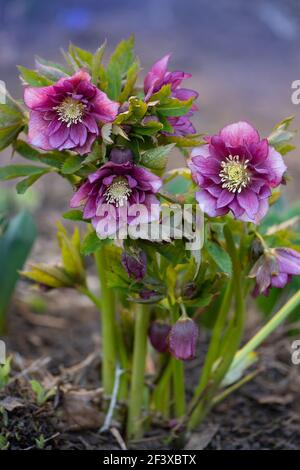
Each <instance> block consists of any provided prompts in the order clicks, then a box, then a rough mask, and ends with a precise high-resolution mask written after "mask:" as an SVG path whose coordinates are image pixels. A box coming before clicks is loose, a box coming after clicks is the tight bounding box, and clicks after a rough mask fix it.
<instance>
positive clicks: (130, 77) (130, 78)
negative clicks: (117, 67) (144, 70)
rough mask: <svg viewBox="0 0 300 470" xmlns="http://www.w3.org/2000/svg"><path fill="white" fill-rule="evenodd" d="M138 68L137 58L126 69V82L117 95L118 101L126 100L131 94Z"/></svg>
mask: <svg viewBox="0 0 300 470" xmlns="http://www.w3.org/2000/svg"><path fill="white" fill-rule="evenodd" d="M139 70H140V63H139V61H138V60H136V61H135V62H133V64H132V65H131V66H130V67H129V69H128V72H127V76H126V82H125V85H124V87H123V90H122V92H121V94H120V97H119V102H120V103H124V101H126V100H127V99H128V98H129V97H130V95H131V94H132V92H133V89H134V85H135V82H136V80H137V76H138V73H139Z"/></svg>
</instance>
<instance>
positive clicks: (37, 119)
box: [28, 111, 52, 150]
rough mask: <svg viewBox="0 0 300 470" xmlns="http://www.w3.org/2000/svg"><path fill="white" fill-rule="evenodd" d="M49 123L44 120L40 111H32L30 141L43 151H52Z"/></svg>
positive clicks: (29, 130) (29, 129) (29, 128)
mask: <svg viewBox="0 0 300 470" xmlns="http://www.w3.org/2000/svg"><path fill="white" fill-rule="evenodd" d="M47 128H48V122H47V121H45V120H44V119H43V114H42V113H40V112H39V111H31V112H30V117H29V126H28V141H29V143H30V144H32V145H34V146H35V147H38V148H40V149H42V150H51V149H52V146H51V145H50V143H49V140H48V130H47Z"/></svg>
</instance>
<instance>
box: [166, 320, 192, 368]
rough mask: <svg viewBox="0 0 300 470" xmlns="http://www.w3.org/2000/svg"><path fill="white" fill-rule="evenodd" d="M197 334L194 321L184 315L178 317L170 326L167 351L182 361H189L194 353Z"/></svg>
mask: <svg viewBox="0 0 300 470" xmlns="http://www.w3.org/2000/svg"><path fill="white" fill-rule="evenodd" d="M198 335H199V330H198V326H197V325H196V323H195V322H194V321H193V320H192V319H191V318H188V317H186V316H183V317H180V318H179V320H177V322H176V323H175V325H173V326H172V328H171V331H170V334H169V351H170V353H171V354H172V355H173V356H174V357H176V359H180V360H182V361H189V360H191V359H193V358H194V357H195V355H196V343H197V339H198Z"/></svg>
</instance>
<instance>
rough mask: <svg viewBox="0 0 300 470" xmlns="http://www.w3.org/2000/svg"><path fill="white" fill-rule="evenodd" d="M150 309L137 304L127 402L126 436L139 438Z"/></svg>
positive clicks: (140, 434)
mask: <svg viewBox="0 0 300 470" xmlns="http://www.w3.org/2000/svg"><path fill="white" fill-rule="evenodd" d="M149 318H150V311H149V309H148V308H147V307H146V306H145V305H141V304H137V308H136V317H135V327H134V349H133V363H132V377H131V388H130V396H129V404H128V419H127V438H128V439H129V440H130V439H139V438H140V437H141V436H142V416H141V412H142V406H143V397H144V383H145V363H146V355H147V334H148V325H149Z"/></svg>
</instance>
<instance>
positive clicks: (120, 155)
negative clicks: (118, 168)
mask: <svg viewBox="0 0 300 470" xmlns="http://www.w3.org/2000/svg"><path fill="white" fill-rule="evenodd" d="M109 159H110V161H111V162H114V163H118V164H119V165H121V164H123V163H127V162H132V161H133V155H132V152H131V150H130V149H128V148H120V147H114V148H113V149H112V151H111V152H110V155H109Z"/></svg>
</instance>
